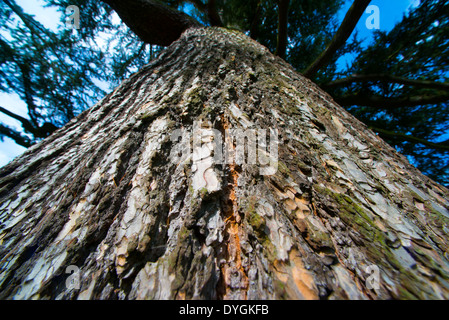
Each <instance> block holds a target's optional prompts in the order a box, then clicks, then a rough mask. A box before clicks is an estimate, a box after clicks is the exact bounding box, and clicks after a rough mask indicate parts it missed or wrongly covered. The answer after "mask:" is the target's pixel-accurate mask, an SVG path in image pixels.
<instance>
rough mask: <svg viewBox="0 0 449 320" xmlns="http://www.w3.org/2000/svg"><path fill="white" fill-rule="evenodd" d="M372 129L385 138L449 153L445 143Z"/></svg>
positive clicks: (448, 146) (448, 147)
mask: <svg viewBox="0 0 449 320" xmlns="http://www.w3.org/2000/svg"><path fill="white" fill-rule="evenodd" d="M370 129H372V130H374V131H376V132H377V133H379V134H380V135H381V136H383V137H389V138H395V139H399V140H402V141H408V142H412V143H419V144H422V145H425V146H426V147H429V148H432V149H436V150H444V151H449V145H448V144H447V143H445V142H440V143H434V142H430V141H427V140H424V139H421V138H416V137H413V136H410V135H407V134H404V133H398V132H392V131H388V130H384V129H380V128H374V127H370Z"/></svg>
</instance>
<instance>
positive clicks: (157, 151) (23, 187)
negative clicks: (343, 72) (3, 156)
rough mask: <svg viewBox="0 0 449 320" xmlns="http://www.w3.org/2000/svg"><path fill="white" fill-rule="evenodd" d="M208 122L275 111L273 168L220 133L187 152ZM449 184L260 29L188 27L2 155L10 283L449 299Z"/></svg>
mask: <svg viewBox="0 0 449 320" xmlns="http://www.w3.org/2000/svg"><path fill="white" fill-rule="evenodd" d="M200 120H201V121H200ZM200 129H201V130H206V132H207V130H210V131H211V132H212V131H214V132H220V133H222V135H221V138H222V141H221V142H222V143H224V144H225V145H227V146H228V148H230V149H235V148H237V147H238V146H237V145H235V144H234V143H232V142H230V141H229V140H228V138H227V137H229V135H227V133H229V132H231V131H232V130H236V129H242V130H248V129H266V130H267V132H270V131H274V129H276V130H277V132H278V134H279V136H278V150H277V151H278V157H277V161H276V167H277V171H276V172H275V173H274V174H271V175H266V174H265V175H264V174H261V171H260V166H258V165H252V164H241V165H238V164H236V163H229V164H223V163H218V162H217V161H216V157H215V154H214V152H213V150H214V149H213V147H212V145H213V143H214V138H215V137H216V136H212V135H210V136H209V137H208V136H207V135H203V134H202V135H201V136H200V140H201V141H202V144H200V145H198V144H195V143H191V144H189V143H187V145H192V148H193V152H192V155H191V156H190V157H187V158H178V155H179V154H183V152H182V151H185V150H184V149H183V148H184V147H185V145H183V144H180V143H177V141H176V140H175V141H174V140H173V135H172V133H173V132H174V131H176V130H183V131H182V132H186V133H191V134H190V136H189V135H188V134H186V135H185V136H188V137H189V138H188V139H187V140H188V142H190V141H191V140H192V141H194V140H195V136H194V134H192V133H194V132H196V131H195V130H200ZM196 139H198V136H196ZM183 146H184V147H183ZM259 147H260V146H258V148H259ZM187 154H188V153H187ZM258 154H260V155H263V154H264V153H263V152H262V151H261V150H258ZM195 157H196V159H197V161H193V160H195V159H193V158H195ZM447 199H449V191H448V190H447V189H445V188H444V187H442V186H440V185H438V184H437V183H435V182H433V181H431V180H430V179H429V178H427V177H425V176H424V175H422V174H421V173H420V172H419V171H418V170H417V169H415V168H414V167H413V166H411V165H410V164H409V163H408V162H407V160H406V159H405V157H403V156H402V155H400V154H398V153H397V152H396V151H395V150H394V149H393V148H391V147H390V146H388V145H387V144H386V143H385V142H384V141H383V140H381V139H380V138H379V137H378V136H376V135H375V134H374V133H373V132H372V131H370V130H368V129H367V128H366V126H365V125H363V124H362V123H360V122H359V121H357V120H356V119H355V118H354V117H352V116H351V115H350V114H348V113H347V112H346V111H344V110H343V109H342V108H341V107H340V106H338V105H336V104H335V102H334V101H333V100H332V98H331V97H330V96H329V95H327V94H326V93H325V92H323V91H322V90H321V89H319V88H318V87H317V86H316V85H314V84H313V83H312V82H311V81H309V80H307V79H306V78H304V77H303V76H301V75H299V74H298V73H296V72H295V71H294V70H293V68H292V67H291V66H289V65H288V64H287V63H286V62H284V61H283V60H282V59H280V58H278V57H275V56H274V55H272V54H270V53H269V51H268V50H267V49H266V48H264V47H262V46H261V45H260V44H258V43H257V42H255V41H253V40H251V39H250V38H249V37H247V36H245V35H243V34H241V33H238V32H234V31H229V30H225V29H221V28H208V29H203V28H201V29H189V30H187V31H186V32H184V34H183V36H182V37H181V38H180V39H179V40H177V41H175V42H174V43H173V44H172V45H171V46H170V47H168V48H167V49H166V50H165V51H164V52H163V53H161V54H160V56H159V57H158V58H157V59H156V60H154V61H152V62H151V63H150V64H149V65H147V66H146V67H144V68H143V69H142V70H141V71H139V72H138V73H136V74H134V75H133V76H131V77H130V78H129V79H128V80H126V81H124V82H123V83H122V84H121V85H120V86H119V87H118V88H117V89H116V90H114V91H113V92H112V93H111V94H109V95H108V96H106V97H105V98H104V99H103V100H102V101H100V102H99V103H98V104H97V105H95V106H94V107H92V108H91V109H89V110H87V111H86V112H84V113H82V114H81V115H80V116H79V117H77V118H75V119H73V120H72V121H71V122H69V123H68V124H67V125H66V126H65V127H64V128H62V129H59V130H58V131H56V132H55V133H54V134H53V135H51V136H50V137H49V138H47V139H45V140H44V141H42V142H41V143H39V144H37V145H35V146H33V147H31V148H30V149H29V150H28V151H27V152H26V153H25V154H24V155H22V156H21V157H19V158H16V159H15V160H14V161H12V162H11V163H10V164H8V165H7V166H5V167H4V168H2V169H1V171H0V222H1V224H0V245H1V247H0V257H1V258H0V259H1V260H0V298H2V299H31V298H38V299H39V298H40V299H43V298H51V299H192V298H195V299H196V298H199V299H282V298H286V299H389V298H395V299H407V298H423V299H426V298H427V299H429V298H440V299H448V298H449V282H448V279H449V261H448V247H449V246H448V242H449V241H448V233H449V229H448V222H449V211H448V208H449V202H448V200H447Z"/></svg>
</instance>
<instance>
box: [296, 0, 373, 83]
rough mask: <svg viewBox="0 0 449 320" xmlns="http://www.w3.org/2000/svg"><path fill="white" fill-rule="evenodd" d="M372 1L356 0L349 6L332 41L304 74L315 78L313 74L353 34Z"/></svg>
mask: <svg viewBox="0 0 449 320" xmlns="http://www.w3.org/2000/svg"><path fill="white" fill-rule="evenodd" d="M370 2H371V0H355V1H354V3H353V4H352V6H351V8H349V10H348V12H347V13H346V16H345V18H344V20H343V22H342V24H341V26H340V28H338V30H337V33H336V34H335V36H334V38H333V39H332V41H331V42H330V43H329V45H328V46H327V48H326V49H325V50H324V51H323V52H322V53H321V54H320V55H319V57H318V58H317V59H316V60H315V61H314V62H313V63H312V64H311V65H310V66H309V67H308V68H307V69H306V70H305V71H304V76H306V77H308V78H313V76H314V75H315V74H316V73H317V72H318V70H320V69H322V68H323V67H325V66H326V65H327V64H328V63H329V61H330V60H331V59H332V56H333V55H334V54H335V52H337V50H338V49H340V48H341V47H342V46H343V45H344V44H345V42H346V40H348V38H349V37H350V36H351V34H352V31H354V29H355V26H356V25H357V22H358V21H359V20H360V18H361V17H362V15H363V13H364V12H365V9H366V7H367V6H368V4H369V3H370Z"/></svg>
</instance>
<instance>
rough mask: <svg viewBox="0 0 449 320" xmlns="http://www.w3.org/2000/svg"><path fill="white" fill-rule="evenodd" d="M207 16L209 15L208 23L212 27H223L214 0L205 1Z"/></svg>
mask: <svg viewBox="0 0 449 320" xmlns="http://www.w3.org/2000/svg"><path fill="white" fill-rule="evenodd" d="M207 16H208V17H209V23H210V25H211V26H212V27H223V22H222V21H221V18H220V15H219V14H218V11H217V4H216V2H215V0H209V1H208V2H207Z"/></svg>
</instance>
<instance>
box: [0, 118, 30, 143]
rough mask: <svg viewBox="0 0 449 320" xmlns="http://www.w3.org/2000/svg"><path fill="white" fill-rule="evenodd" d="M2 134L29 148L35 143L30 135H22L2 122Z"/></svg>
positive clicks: (0, 133)
mask: <svg viewBox="0 0 449 320" xmlns="http://www.w3.org/2000/svg"><path fill="white" fill-rule="evenodd" d="M0 136H6V137H8V138H10V139H12V140H14V142H15V143H17V144H18V145H20V146H22V147H25V148H29V147H30V146H31V145H32V144H33V143H32V142H31V140H30V139H29V138H28V137H24V136H22V135H21V134H20V133H19V132H17V131H16V130H14V129H11V128H9V127H7V126H5V125H3V124H1V123H0Z"/></svg>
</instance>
